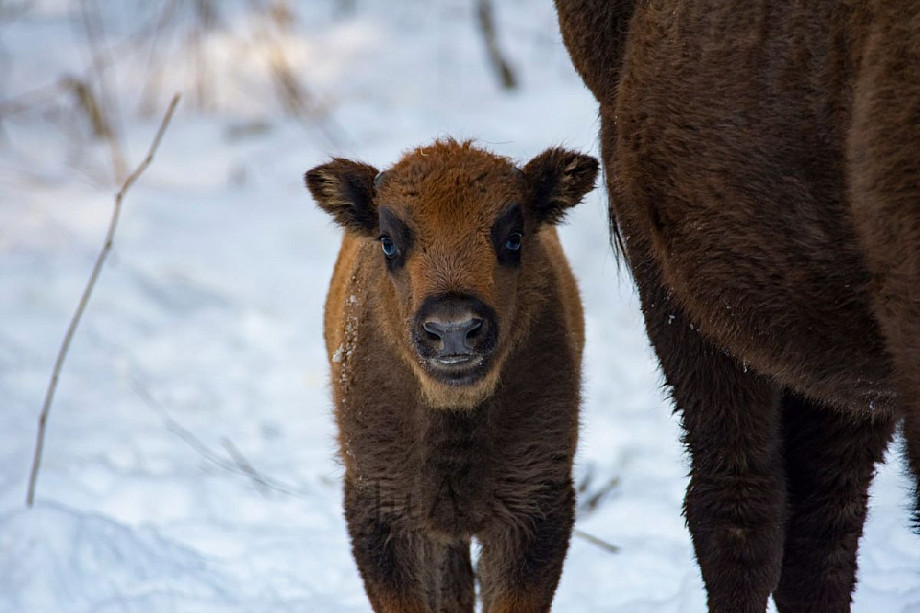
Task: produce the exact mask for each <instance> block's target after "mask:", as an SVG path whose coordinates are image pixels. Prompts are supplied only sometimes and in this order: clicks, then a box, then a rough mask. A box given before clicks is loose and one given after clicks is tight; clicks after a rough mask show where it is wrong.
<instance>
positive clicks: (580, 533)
mask: <svg viewBox="0 0 920 613" xmlns="http://www.w3.org/2000/svg"><path fill="white" fill-rule="evenodd" d="M573 534H574V535H575V536H577V537H578V538H581V539H584V540H586V541H588V542H589V543H591V544H592V545H595V546H597V547H600V548H601V549H603V550H604V551H607V552H609V553H620V548H619V547H617V546H616V545H614V544H613V543H608V542H607V541H605V540H604V539H602V538H598V537H596V536H594V535H593V534H589V533H587V532H585V531H584V530H575V531H574V532H573Z"/></svg>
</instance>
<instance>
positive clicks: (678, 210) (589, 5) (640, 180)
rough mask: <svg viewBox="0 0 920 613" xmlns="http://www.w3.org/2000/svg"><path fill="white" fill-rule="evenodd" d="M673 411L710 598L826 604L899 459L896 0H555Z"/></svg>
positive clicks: (915, 326) (900, 224) (906, 45)
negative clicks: (877, 485) (873, 497)
mask: <svg viewBox="0 0 920 613" xmlns="http://www.w3.org/2000/svg"><path fill="white" fill-rule="evenodd" d="M556 7H557V10H558V14H559V20H560V25H561V29H562V33H563V37H564V39H565V42H566V45H567V46H568V49H569V51H570V53H571V55H572V60H573V62H574V64H575V67H576V69H577V70H578V71H579V73H580V74H581V76H582V77H583V78H584V81H585V83H586V84H587V85H588V87H589V88H590V89H591V90H592V92H593V93H594V94H595V96H596V97H597V99H598V101H599V102H600V115H601V142H602V150H603V165H604V167H605V170H606V173H607V188H608V190H609V192H610V214H611V221H612V224H613V230H614V232H615V234H616V236H617V237H618V244H619V245H620V248H621V249H622V250H623V251H624V255H625V257H626V259H627V261H628V263H629V266H630V269H631V271H632V273H633V276H634V277H635V280H636V283H637V285H638V288H639V293H640V296H641V300H642V308H643V311H644V314H645V320H646V328H647V331H648V334H649V337H650V339H651V341H652V343H653V345H654V347H655V349H656V351H657V353H658V356H659V358H660V361H661V365H662V369H663V370H664V373H665V376H666V379H667V383H668V385H669V386H671V388H672V392H673V393H672V395H673V398H674V401H675V404H676V407H677V409H678V410H680V411H681V412H682V417H683V425H684V428H685V432H686V434H685V442H686V444H687V448H688V450H689V452H690V455H691V460H692V464H691V471H690V485H689V488H688V491H687V498H686V505H685V512H686V517H687V521H688V524H689V527H690V531H691V533H692V536H693V543H694V547H695V549H696V554H697V559H698V561H699V564H700V567H701V569H702V573H703V579H704V581H705V583H706V588H707V591H708V595H709V607H710V609H711V610H713V611H733V612H734V611H763V610H764V608H765V607H766V604H767V599H768V598H769V597H770V596H771V594H772V596H773V598H774V600H775V601H776V603H777V605H778V607H779V609H780V610H781V611H846V610H849V606H850V597H851V592H852V590H853V587H854V583H855V572H856V549H857V545H858V541H859V537H860V534H861V532H862V526H863V522H864V519H865V514H866V504H867V489H868V487H869V484H870V482H871V480H872V476H873V474H874V470H875V463H876V462H878V461H879V460H880V459H881V458H882V456H883V453H884V451H885V449H886V447H887V445H888V444H889V442H890V439H891V436H892V431H893V429H894V425H895V423H896V421H897V420H898V419H903V420H904V423H905V425H904V432H905V438H906V441H907V451H908V453H907V455H908V460H909V463H910V466H911V468H912V470H913V472H914V474H915V475H916V474H917V473H918V470H920V3H917V2H913V1H909V0H866V1H864V2H851V1H846V0H840V1H836V2H818V1H810V2H803V1H796V0H698V1H694V2H688V1H684V0H647V1H644V2H637V1H634V0H556Z"/></svg>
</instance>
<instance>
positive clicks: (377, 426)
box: [306, 140, 597, 613]
mask: <svg viewBox="0 0 920 613" xmlns="http://www.w3.org/2000/svg"><path fill="white" fill-rule="evenodd" d="M596 176H597V160H595V159H594V158H591V157H588V156H585V155H581V154H577V153H574V152H570V151H565V150H562V149H549V150H547V151H545V152H544V153H542V154H541V155H539V156H537V157H536V158H534V159H533V160H531V161H530V162H529V163H528V164H527V165H525V166H524V168H523V169H518V168H517V167H516V166H514V165H513V164H512V163H511V162H510V160H508V159H506V158H502V157H498V156H496V155H493V154H491V153H488V152H486V151H483V150H482V149H478V148H476V147H473V146H472V145H471V144H470V143H468V142H467V143H458V142H456V141H453V140H444V141H438V142H436V143H435V144H433V145H431V146H429V147H424V148H418V149H415V150H413V151H411V152H409V153H407V154H406V155H405V156H404V157H403V158H402V159H401V160H400V161H399V162H398V163H397V164H396V165H395V166H394V167H392V168H391V169H389V170H386V171H384V172H382V173H379V174H378V172H377V170H376V169H375V168H373V167H371V166H368V165H366V164H363V163H360V162H353V161H349V160H342V159H337V160H333V161H332V162H329V163H327V164H323V165H322V166H318V167H316V168H314V169H312V170H310V171H309V172H308V173H307V176H306V179H307V186H308V187H309V189H310V191H311V192H312V194H313V197H314V198H315V199H316V201H317V203H318V204H319V206H320V207H322V208H323V209H324V210H325V211H326V212H328V213H329V214H331V215H332V217H333V218H334V219H335V220H336V222H338V224H339V225H341V226H342V227H344V228H345V237H344V239H343V241H342V247H341V250H340V252H339V258H338V262H337V263H336V266H335V273H334V274H333V278H332V284H331V286H330V290H329V295H328V297H327V300H326V315H325V328H324V329H325V339H326V347H327V349H328V352H329V363H330V366H331V368H332V390H333V396H334V401H335V416H336V422H337V424H338V426H339V439H340V449H341V456H342V460H343V463H344V465H345V517H346V520H347V522H348V530H349V533H350V535H351V543H352V551H353V553H354V556H355V560H356V561H357V563H358V568H359V570H360V571H361V575H362V577H363V578H364V584H365V587H366V589H367V593H368V597H369V598H370V601H371V604H372V605H373V607H374V610H375V611H378V612H380V613H425V612H429V611H430V612H442V611H443V612H457V613H460V612H468V613H472V611H473V607H474V588H473V569H472V567H471V565H470V539H471V538H472V537H473V536H476V537H477V538H478V539H479V542H480V543H481V544H482V556H481V558H480V562H479V577H480V579H481V583H482V595H483V601H484V609H483V610H484V611H485V612H486V613H538V612H545V611H548V610H549V608H550V603H551V602H552V599H553V593H554V591H555V589H556V583H557V582H558V580H559V573H560V572H561V570H562V562H563V560H564V558H565V553H566V549H567V547H568V542H569V537H570V535H571V531H572V523H573V521H574V491H573V488H572V460H573V456H574V453H575V441H576V439H577V435H578V403H579V392H580V384H581V354H582V346H583V344H584V322H583V318H582V311H581V301H580V300H579V297H578V289H577V287H576V284H575V279H574V277H573V276H572V272H571V271H570V270H569V266H568V263H567V262H566V260H565V256H564V255H563V253H562V248H561V246H560V244H559V239H558V238H557V237H556V231H555V228H554V227H553V225H554V224H555V223H557V222H558V221H559V220H560V219H561V218H562V217H563V216H564V215H565V213H566V210H567V209H568V208H569V207H572V206H574V205H576V204H578V202H579V201H580V200H581V198H582V196H584V194H585V193H586V192H588V191H590V190H591V189H592V188H593V187H594V180H595V177H596Z"/></svg>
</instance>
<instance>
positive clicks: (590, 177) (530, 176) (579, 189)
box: [524, 147, 597, 224]
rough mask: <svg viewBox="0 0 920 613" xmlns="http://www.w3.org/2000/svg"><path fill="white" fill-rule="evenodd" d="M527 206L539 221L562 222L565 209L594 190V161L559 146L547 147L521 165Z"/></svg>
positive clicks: (595, 168) (595, 170) (595, 163)
mask: <svg viewBox="0 0 920 613" xmlns="http://www.w3.org/2000/svg"><path fill="white" fill-rule="evenodd" d="M524 179H525V180H526V181H527V186H528V190H529V197H528V199H529V203H528V204H529V206H530V210H531V212H532V214H533V215H534V217H536V218H537V220H538V221H539V222H541V223H548V224H555V223H559V222H560V221H562V219H563V218H564V217H565V214H566V213H567V212H568V209H570V208H572V207H573V206H575V205H576V204H578V203H579V202H581V199H582V198H583V197H584V196H585V194H587V193H588V192H590V191H591V190H592V189H594V181H595V179H597V160H596V159H594V158H593V157H591V156H590V155H583V154H581V153H578V152H576V151H568V150H566V149H562V148H559V147H554V148H552V149H547V150H546V151H544V152H543V153H541V154H540V155H538V156H537V157H535V158H534V159H532V160H530V161H529V162H528V163H527V165H526V166H524Z"/></svg>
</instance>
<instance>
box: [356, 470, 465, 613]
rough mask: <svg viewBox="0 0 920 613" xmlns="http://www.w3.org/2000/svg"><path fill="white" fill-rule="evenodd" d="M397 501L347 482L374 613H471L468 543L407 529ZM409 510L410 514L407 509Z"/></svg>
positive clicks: (359, 558) (360, 559)
mask: <svg viewBox="0 0 920 613" xmlns="http://www.w3.org/2000/svg"><path fill="white" fill-rule="evenodd" d="M393 506H394V505H393V501H388V500H386V499H382V497H381V496H380V495H379V493H378V491H377V490H376V489H375V488H373V487H369V488H358V487H355V486H354V485H353V484H351V483H350V482H349V480H348V479H347V478H346V485H345V518H346V521H347V523H348V532H349V535H350V537H351V545H352V553H353V555H354V558H355V562H356V563H357V565H358V570H359V571H360V573H361V577H362V579H364V586H365V590H366V592H367V595H368V599H369V600H370V602H371V607H373V609H374V612H375V613H472V611H473V607H474V600H475V590H474V576H473V568H472V565H471V563H470V551H469V543H466V542H457V543H443V542H440V541H438V540H436V539H434V538H431V537H430V536H428V535H426V534H424V533H422V532H418V531H412V530H408V529H407V528H406V527H405V522H404V521H403V520H405V519H407V518H406V517H400V516H399V515H398V514H391V513H389V512H388V511H389V510H390V508H392V507H393ZM406 512H407V513H408V512H411V509H407V510H406Z"/></svg>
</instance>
